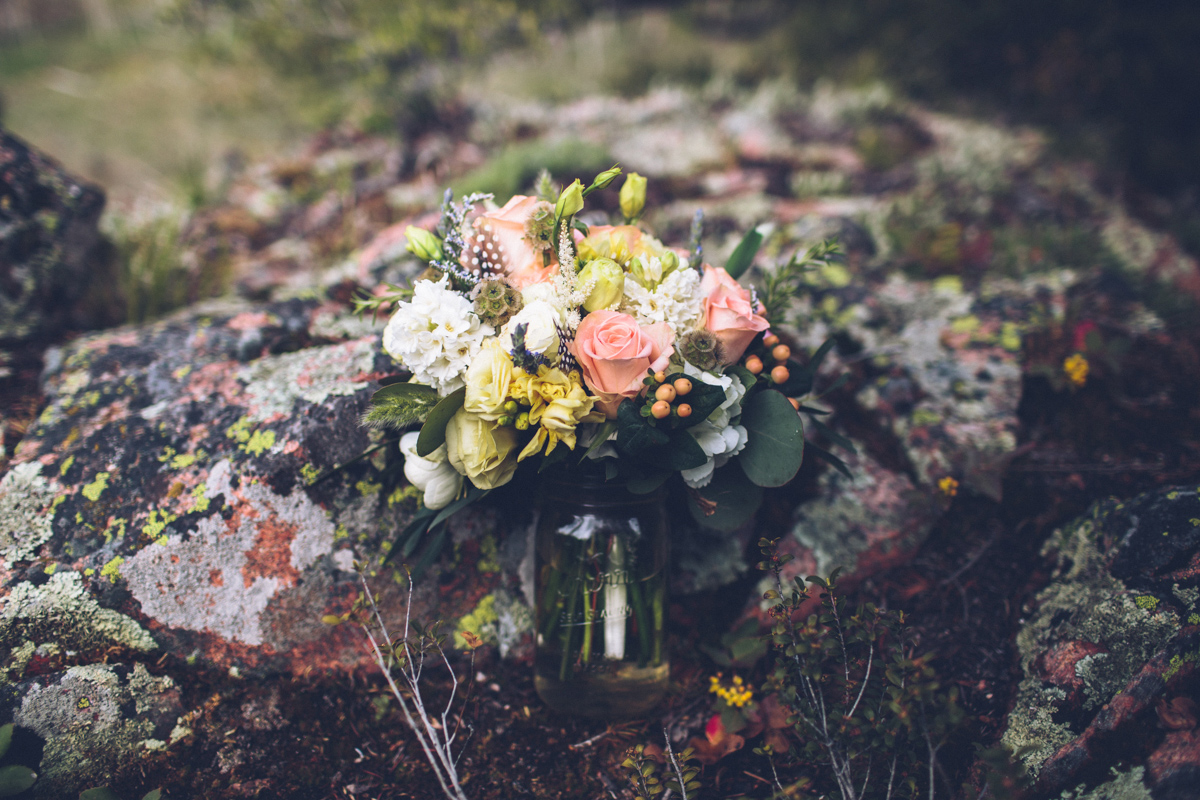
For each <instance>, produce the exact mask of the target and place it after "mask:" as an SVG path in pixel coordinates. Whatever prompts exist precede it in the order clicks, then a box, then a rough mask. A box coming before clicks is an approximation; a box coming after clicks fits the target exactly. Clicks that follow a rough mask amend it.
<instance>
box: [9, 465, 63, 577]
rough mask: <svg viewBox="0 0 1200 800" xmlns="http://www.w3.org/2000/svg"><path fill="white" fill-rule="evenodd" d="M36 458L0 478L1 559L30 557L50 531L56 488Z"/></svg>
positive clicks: (51, 529)
mask: <svg viewBox="0 0 1200 800" xmlns="http://www.w3.org/2000/svg"><path fill="white" fill-rule="evenodd" d="M41 473H42V465H41V464H39V463H37V462H36V461H31V462H28V463H25V464H17V465H16V466H15V467H13V468H12V469H11V470H9V471H8V473H7V474H6V475H5V476H4V478H3V479H2V480H0V560H3V561H8V562H13V561H21V560H23V559H27V558H30V557H32V556H33V555H34V554H35V553H36V552H37V549H38V548H39V547H41V546H42V545H43V544H44V543H45V542H46V541H48V540H49V539H50V535H51V533H53V528H52V525H51V524H52V522H53V521H54V513H53V511H52V510H51V509H50V508H49V506H50V504H51V503H53V502H54V495H55V494H56V487H55V485H54V483H52V482H51V481H48V480H46V478H44V477H42V474H41Z"/></svg>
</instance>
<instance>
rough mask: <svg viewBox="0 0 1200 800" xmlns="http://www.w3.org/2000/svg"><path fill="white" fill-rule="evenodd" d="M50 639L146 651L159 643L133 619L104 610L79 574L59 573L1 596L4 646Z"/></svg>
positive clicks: (89, 647) (79, 646)
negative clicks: (39, 582) (42, 582)
mask: <svg viewBox="0 0 1200 800" xmlns="http://www.w3.org/2000/svg"><path fill="white" fill-rule="evenodd" d="M46 642H55V643H57V644H59V645H60V646H62V647H63V648H66V649H68V650H78V651H81V652H95V651H104V650H107V649H108V648H110V647H121V648H125V649H128V650H134V651H138V652H148V651H150V650H153V649H154V648H155V647H157V644H156V643H155V641H154V638H153V637H152V636H151V635H150V633H149V632H148V631H147V630H146V629H145V628H143V627H142V626H141V625H139V624H138V623H137V622H136V621H135V620H132V619H130V618H129V617H127V616H125V615H124V614H121V613H119V612H117V611H113V610H112V609H108V608H102V607H101V606H100V604H99V603H97V602H96V600H95V598H93V597H92V595H91V594H89V593H88V591H87V589H86V588H84V585H83V580H82V578H81V577H80V575H79V573H77V572H56V573H55V574H54V575H51V576H50V580H48V581H47V582H46V583H44V584H43V585H41V586H35V585H33V584H32V583H20V584H17V585H16V587H14V588H13V590H12V592H11V593H10V594H9V595H8V596H7V597H4V598H2V599H0V645H3V646H5V647H12V648H19V647H21V646H22V645H26V644H27V643H33V644H35V645H36V644H43V643H46Z"/></svg>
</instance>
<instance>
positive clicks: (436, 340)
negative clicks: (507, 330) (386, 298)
mask: <svg viewBox="0 0 1200 800" xmlns="http://www.w3.org/2000/svg"><path fill="white" fill-rule="evenodd" d="M471 308H472V306H471V301H470V300H468V299H467V298H466V297H463V296H462V295H461V294H459V293H458V292H456V291H453V290H452V289H450V288H449V277H448V276H445V275H443V276H442V279H441V280H440V281H436V282H435V281H417V285H416V286H415V287H413V298H412V300H410V301H409V302H407V303H401V304H400V306H399V307H398V308H397V309H396V313H394V314H392V318H391V319H390V320H389V321H388V324H387V328H386V329H385V330H384V332H383V349H384V350H386V351H387V352H388V355H390V356H391V357H392V358H394V359H396V360H397V361H399V362H400V363H401V364H403V365H404V366H405V367H407V368H408V369H409V370H410V371H411V372H412V374H413V378H414V379H415V380H416V381H417V382H418V383H425V384H428V385H430V386H432V387H433V388H434V389H437V392H438V394H440V395H447V394H450V393H451V392H453V391H455V390H456V389H458V388H460V387H462V386H463V385H464V382H463V374H464V373H465V372H466V371H467V366H468V365H469V364H470V362H471V359H472V358H473V357H474V356H475V355H476V354H477V353H478V352H479V348H480V347H481V346H482V344H483V340H484V339H485V338H487V337H488V336H491V335H492V334H493V333H495V331H494V330H492V326H490V325H485V324H483V323H482V322H480V321H479V317H477V316H475V313H474V312H473V311H472V310H471Z"/></svg>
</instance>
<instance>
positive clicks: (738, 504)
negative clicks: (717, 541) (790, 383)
mask: <svg viewBox="0 0 1200 800" xmlns="http://www.w3.org/2000/svg"><path fill="white" fill-rule="evenodd" d="M790 407H791V406H790V405H789V408H790ZM697 491H698V492H699V494H700V496H701V497H703V498H704V499H706V500H709V501H712V502H715V503H716V504H717V506H716V510H715V511H714V512H713V513H712V515H705V513H704V511H703V509H701V508H700V506H699V505H698V504H697V503H696V500H695V498H694V497H691V496H690V493H689V497H688V511H690V512H691V514H692V517H693V519H695V520H696V522H698V523H700V524H701V525H703V526H704V527H706V528H711V529H713V530H716V531H720V532H722V533H730V532H732V531H735V530H737V529H738V528H739V527H741V526H742V524H743V523H744V522H745V521H746V520H748V519H750V517H752V516H753V515H754V512H755V511H757V510H758V506H759V504H760V503H762V489H761V488H760V487H758V486H755V485H754V484H753V483H751V482H750V481H749V480H748V479H747V478H746V475H745V473H744V472H742V470H740V469H737V468H736V467H734V466H732V465H729V466H725V467H722V468H721V469H718V470H717V471H716V472H715V473H714V474H713V479H712V481H711V482H710V483H709V484H708V486H705V487H704V488H703V489H698V490H697Z"/></svg>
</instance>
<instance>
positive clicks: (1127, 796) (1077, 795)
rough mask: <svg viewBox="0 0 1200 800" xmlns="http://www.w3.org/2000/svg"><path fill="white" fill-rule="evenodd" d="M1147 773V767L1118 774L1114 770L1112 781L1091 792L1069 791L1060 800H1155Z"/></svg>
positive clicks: (1076, 789) (1083, 788)
mask: <svg viewBox="0 0 1200 800" xmlns="http://www.w3.org/2000/svg"><path fill="white" fill-rule="evenodd" d="M1145 772H1146V769H1145V767H1134V768H1133V769H1131V770H1129V771H1128V772H1117V770H1116V769H1115V768H1114V769H1113V777H1112V778H1111V779H1110V780H1108V781H1105V782H1104V783H1102V784H1100V785H1099V786H1097V787H1095V788H1094V789H1092V790H1091V791H1088V790H1087V789H1086V788H1085V787H1083V786H1079V787H1076V788H1075V789H1074V790H1072V789H1067V790H1066V791H1065V792H1063V793H1062V795H1061V796H1060V799H1059V800H1153V795H1151V794H1150V790H1149V789H1147V788H1146V783H1145V777H1144V776H1145Z"/></svg>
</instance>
